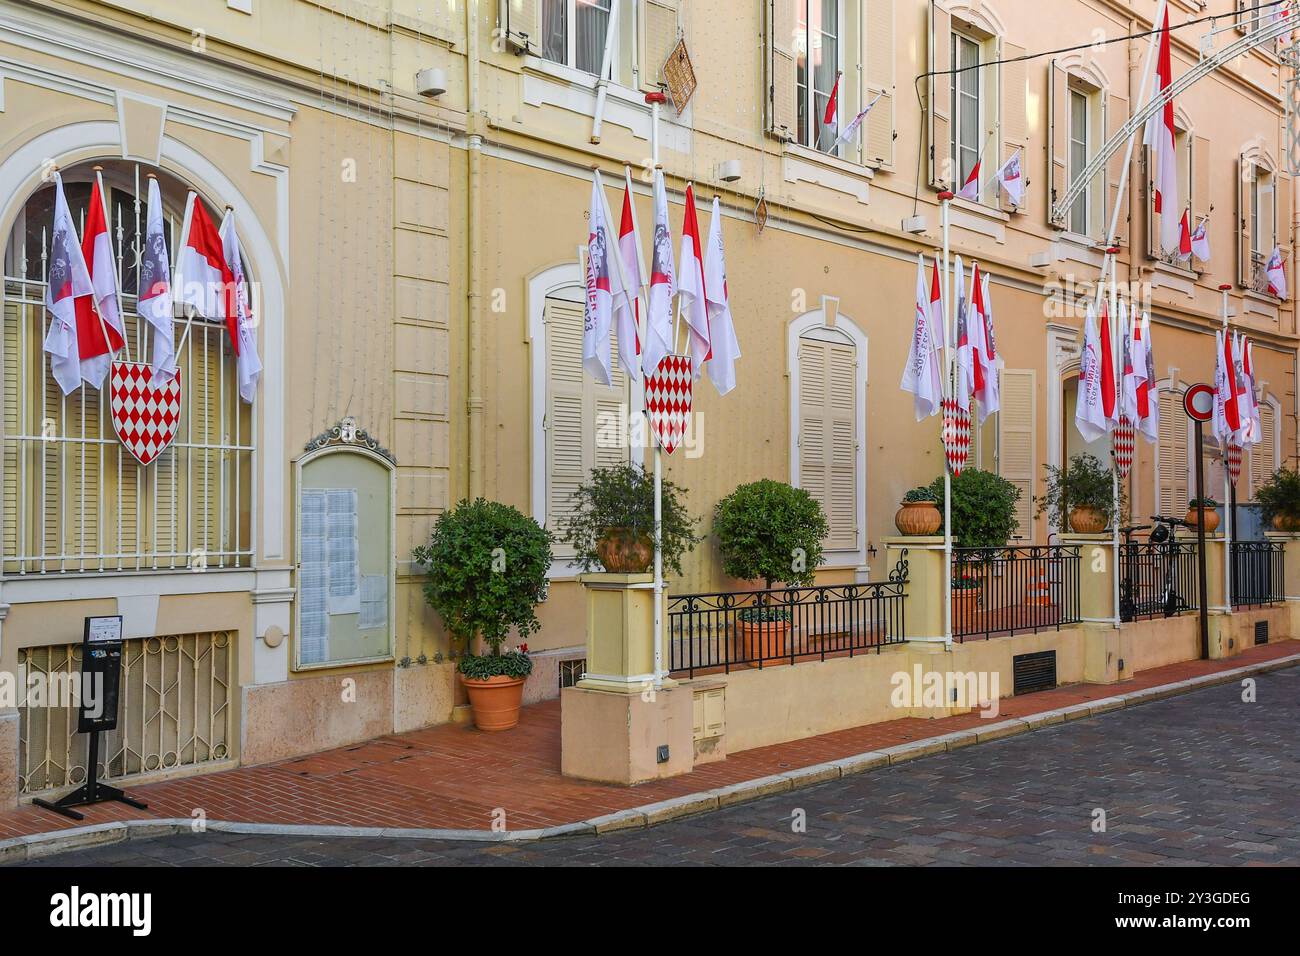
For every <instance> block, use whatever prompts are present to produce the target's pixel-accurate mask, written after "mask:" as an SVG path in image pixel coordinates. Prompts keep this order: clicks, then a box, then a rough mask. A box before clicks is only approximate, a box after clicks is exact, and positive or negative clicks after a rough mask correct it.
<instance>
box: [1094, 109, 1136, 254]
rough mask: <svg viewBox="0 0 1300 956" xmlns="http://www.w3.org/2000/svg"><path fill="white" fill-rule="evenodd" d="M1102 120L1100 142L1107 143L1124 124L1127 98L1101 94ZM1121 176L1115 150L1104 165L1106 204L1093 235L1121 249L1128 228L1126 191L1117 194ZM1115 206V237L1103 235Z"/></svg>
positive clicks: (1121, 166) (1121, 165) (1119, 151)
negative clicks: (1116, 212)
mask: <svg viewBox="0 0 1300 956" xmlns="http://www.w3.org/2000/svg"><path fill="white" fill-rule="evenodd" d="M1101 95H1102V116H1103V117H1104V122H1103V123H1102V129H1103V130H1104V131H1105V132H1104V133H1103V134H1102V139H1103V140H1109V139H1110V138H1111V137H1112V136H1114V135H1115V134H1116V133H1118V132H1119V131H1120V128H1121V127H1122V126H1123V125H1124V124H1125V123H1126V122H1128V97H1126V96H1120V95H1119V94H1118V93H1113V92H1110V91H1108V90H1107V91H1103V92H1102V94H1101ZM1102 145H1103V144H1102V143H1097V144H1096V145H1095V146H1094V147H1093V152H1094V153H1097V152H1100V151H1101V148H1102ZM1123 174H1124V150H1122V149H1117V150H1115V152H1114V153H1112V154H1111V157H1110V159H1108V160H1107V161H1106V170H1105V175H1104V181H1105V183H1106V190H1105V192H1104V193H1102V195H1103V196H1104V197H1105V199H1106V201H1105V202H1104V203H1103V204H1102V221H1101V222H1100V223H1099V224H1098V226H1097V229H1096V234H1097V235H1098V236H1100V237H1101V239H1102V240H1103V241H1105V242H1110V241H1111V240H1112V239H1113V240H1115V242H1116V243H1117V244H1118V245H1125V244H1127V242H1128V234H1129V225H1128V215H1129V211H1128V195H1127V190H1125V192H1124V193H1121V192H1120V190H1119V182H1120V177H1121V176H1123ZM1116 203H1119V219H1118V220H1116V224H1115V235H1113V236H1108V235H1106V230H1107V229H1109V228H1110V217H1111V212H1112V210H1114V208H1115V204H1116Z"/></svg>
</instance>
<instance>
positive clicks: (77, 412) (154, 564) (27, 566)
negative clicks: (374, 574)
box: [0, 160, 258, 574]
mask: <svg viewBox="0 0 1300 956" xmlns="http://www.w3.org/2000/svg"><path fill="white" fill-rule="evenodd" d="M102 166H103V167H104V170H103V180H104V187H105V193H106V197H107V202H108V207H109V231H110V233H111V236H112V242H113V246H114V253H115V255H116V258H117V261H118V278H119V287H120V289H121V293H122V295H121V299H122V301H121V311H122V317H123V321H124V323H125V326H126V343H127V347H126V351H125V353H119V354H118V356H117V358H118V359H119V360H130V361H135V362H147V361H149V360H150V348H151V346H152V342H151V341H150V339H151V336H150V334H149V331H150V327H149V325H148V323H147V322H144V321H143V320H142V319H140V318H139V317H138V316H137V315H136V312H135V304H136V299H135V293H136V269H137V263H138V262H139V243H140V240H141V238H142V236H143V234H144V232H145V216H146V197H147V184H146V178H145V177H146V174H147V173H148V172H154V173H155V174H156V175H157V176H158V181H159V185H160V188H161V191H162V197H163V206H164V218H165V220H166V224H165V228H164V232H165V235H166V237H167V240H168V244H169V247H170V250H171V261H172V263H173V264H175V262H176V242H177V240H178V239H179V235H180V231H181V221H180V220H181V215H182V213H183V209H184V203H185V197H186V195H187V193H188V191H189V186H188V184H186V183H184V182H182V181H180V180H179V179H177V178H176V177H174V176H172V175H170V174H168V173H166V172H164V171H162V170H153V169H150V168H149V167H144V166H141V165H139V164H136V163H130V162H123V161H111V160H109V161H104V162H103V163H102ZM61 173H62V177H63V181H64V186H65V192H66V194H67V198H68V204H69V207H70V210H71V213H72V216H73V219H74V221H75V222H76V223H77V227H78V230H79V231H80V229H81V226H82V223H83V222H84V219H85V213H86V207H87V204H88V202H89V200H90V190H91V184H92V182H93V179H94V173H93V171H92V169H91V164H89V163H85V164H80V165H77V166H72V167H69V168H67V169H64V170H62V171H61ZM53 197H54V187H53V185H52V184H51V185H46V186H42V187H41V188H40V189H38V190H37V191H36V192H35V193H33V194H32V195H31V196H30V197H29V198H28V200H27V202H26V203H25V204H24V206H23V209H22V210H21V211H20V213H19V215H18V217H17V219H16V221H15V223H14V226H13V229H12V231H11V233H10V235H9V237H8V241H7V243H6V246H5V252H4V259H3V263H4V298H3V302H4V313H3V335H2V336H0V353H2V358H0V381H2V382H3V387H2V389H0V409H2V414H0V447H2V455H0V473H2V474H3V512H2V519H3V546H4V573H6V574H30V573H41V572H58V571H64V572H70V571H101V570H131V571H134V570H156V569H174V568H208V569H215V568H230V567H247V566H249V565H250V564H251V563H252V552H253V537H252V504H253V502H252V459H253V424H252V415H251V410H250V407H249V406H248V405H246V404H244V403H243V402H242V401H240V398H239V390H238V384H237V378H236V368H235V356H234V354H233V352H232V351H231V348H230V342H229V339H228V337H227V335H226V331H225V326H224V325H223V324H222V323H220V322H209V321H206V320H203V319H199V318H195V317H192V316H184V315H179V314H178V316H177V322H176V327H175V343H176V345H177V346H178V348H179V354H178V356H177V359H178V365H179V369H180V388H181V408H180V416H179V422H178V425H177V432H176V436H175V439H174V440H173V441H172V443H171V445H170V446H169V447H168V448H167V449H166V450H165V451H163V452H162V453H161V454H160V455H159V456H158V457H157V458H156V459H154V460H153V461H152V462H150V464H148V465H141V464H140V463H139V462H138V461H137V460H136V459H135V458H134V457H133V456H132V454H131V453H130V452H129V451H128V450H127V449H126V447H125V446H123V445H122V443H121V442H120V441H119V440H118V438H117V435H116V433H115V432H114V429H113V424H112V417H111V412H110V407H109V406H110V400H109V395H108V394H107V392H106V391H100V390H98V389H96V388H94V387H93V386H90V385H87V384H85V383H83V384H82V386H81V387H80V388H78V389H77V390H76V391H74V392H73V393H72V394H71V395H68V396H66V397H65V396H64V395H63V393H62V391H61V390H60V388H59V386H58V385H57V384H56V383H55V381H54V379H53V377H52V376H51V374H50V371H49V363H48V361H47V356H46V354H45V352H44V351H43V348H42V345H43V342H44V339H45V333H46V331H47V329H48V326H49V314H48V313H47V312H46V310H45V304H44V303H45V281H44V280H45V274H46V268H47V262H48V243H49V233H50V226H51V222H52V208H53ZM219 211H220V207H214V206H212V205H211V204H209V212H211V213H214V214H216V213H219ZM218 221H219V216H218ZM246 270H247V272H248V275H249V276H250V279H255V275H254V270H253V269H251V268H247V267H246ZM251 285H252V288H253V290H254V295H253V302H254V310H255V311H256V308H257V304H258V303H257V298H258V297H257V294H256V288H257V286H256V282H255V281H252V282H251Z"/></svg>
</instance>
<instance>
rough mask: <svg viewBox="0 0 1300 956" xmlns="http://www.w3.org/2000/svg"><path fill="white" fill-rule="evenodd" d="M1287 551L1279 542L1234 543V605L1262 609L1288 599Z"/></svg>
mask: <svg viewBox="0 0 1300 956" xmlns="http://www.w3.org/2000/svg"><path fill="white" fill-rule="evenodd" d="M1285 580H1286V549H1285V548H1284V547H1283V546H1282V543H1281V542H1280V541H1234V542H1232V606H1233V607H1259V606H1261V605H1264V604H1276V603H1277V602H1279V601H1282V600H1284V599H1285V594H1284V590H1283V589H1284V583H1283V582H1284V581H1285Z"/></svg>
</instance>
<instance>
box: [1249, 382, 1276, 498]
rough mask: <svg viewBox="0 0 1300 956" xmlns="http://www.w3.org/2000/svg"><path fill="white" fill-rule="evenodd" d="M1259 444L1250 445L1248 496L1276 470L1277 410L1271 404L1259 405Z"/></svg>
mask: <svg viewBox="0 0 1300 956" xmlns="http://www.w3.org/2000/svg"><path fill="white" fill-rule="evenodd" d="M1259 434H1260V439H1259V444H1258V445H1251V446H1250V497H1251V498H1252V499H1254V497H1255V492H1257V491H1258V490H1259V487H1260V485H1262V484H1264V482H1266V481H1268V479H1269V476H1270V475H1272V474H1273V472H1274V471H1276V470H1277V467H1278V462H1277V412H1276V411H1274V409H1273V406H1272V405H1268V404H1265V403H1261V404H1260V406H1259Z"/></svg>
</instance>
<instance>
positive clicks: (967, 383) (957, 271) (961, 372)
mask: <svg viewBox="0 0 1300 956" xmlns="http://www.w3.org/2000/svg"><path fill="white" fill-rule="evenodd" d="M955 258H956V262H955V264H954V267H953V272H954V276H953V282H954V287H955V288H956V290H957V374H956V378H955V381H954V383H953V384H954V392H953V398H954V399H956V402H957V407H958V408H960V409H961V410H962V411H964V412H969V411H970V397H971V393H972V392H974V391H975V361H974V356H973V355H972V350H971V341H970V335H969V334H968V329H967V325H968V323H967V321H966V319H967V316H966V267H965V265H963V263H962V261H961V256H957V257H955Z"/></svg>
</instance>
